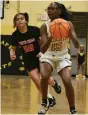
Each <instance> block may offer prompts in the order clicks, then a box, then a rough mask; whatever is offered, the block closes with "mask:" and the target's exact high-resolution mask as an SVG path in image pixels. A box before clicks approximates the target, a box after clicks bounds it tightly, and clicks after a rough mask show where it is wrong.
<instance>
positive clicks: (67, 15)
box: [54, 2, 70, 21]
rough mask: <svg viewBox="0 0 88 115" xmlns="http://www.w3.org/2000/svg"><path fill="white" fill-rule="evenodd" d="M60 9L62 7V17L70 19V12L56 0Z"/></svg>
mask: <svg viewBox="0 0 88 115" xmlns="http://www.w3.org/2000/svg"><path fill="white" fill-rule="evenodd" d="M54 3H55V4H56V5H57V7H58V8H59V9H61V14H60V18H62V19H65V20H67V21H70V13H69V11H68V10H67V9H66V7H65V6H64V5H63V4H60V3H58V2H54Z"/></svg>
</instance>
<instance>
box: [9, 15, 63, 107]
mask: <svg viewBox="0 0 88 115" xmlns="http://www.w3.org/2000/svg"><path fill="white" fill-rule="evenodd" d="M28 21H29V17H28V14H27V13H18V14H16V15H15V16H14V19H13V24H14V27H15V28H16V30H15V31H14V32H13V33H12V46H11V48H10V58H11V60H15V59H16V54H15V51H16V46H19V47H20V49H21V53H22V55H23V61H24V66H25V69H26V70H27V72H28V75H29V76H30V77H31V79H32V80H33V82H34V84H35V85H36V87H37V89H38V90H39V91H40V74H39V58H37V57H36V56H37V54H38V53H39V52H40V46H39V43H38V41H39V37H40V29H39V28H38V27H35V26H28ZM49 84H51V85H52V87H53V88H54V90H55V91H56V92H57V93H60V92H61V88H60V86H59V85H58V84H57V82H56V81H55V80H54V79H53V78H52V77H50V79H49ZM48 100H49V105H50V106H51V107H53V106H54V105H55V104H56V101H55V98H54V97H52V96H51V95H50V94H48Z"/></svg>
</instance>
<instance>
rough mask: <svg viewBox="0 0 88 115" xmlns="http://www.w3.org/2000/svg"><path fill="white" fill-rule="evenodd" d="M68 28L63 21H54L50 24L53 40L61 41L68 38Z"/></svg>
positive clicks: (66, 23)
mask: <svg viewBox="0 0 88 115" xmlns="http://www.w3.org/2000/svg"><path fill="white" fill-rule="evenodd" d="M69 32H70V26H69V24H68V22H67V21H66V20H64V19H61V18H60V19H55V20H53V21H52V22H51V23H50V33H51V36H52V37H53V38H56V39H62V38H67V37H68V36H69Z"/></svg>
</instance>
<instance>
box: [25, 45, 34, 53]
mask: <svg viewBox="0 0 88 115" xmlns="http://www.w3.org/2000/svg"><path fill="white" fill-rule="evenodd" d="M23 49H24V51H25V53H27V52H31V51H34V46H33V44H28V45H25V46H23Z"/></svg>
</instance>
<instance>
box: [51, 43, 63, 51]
mask: <svg viewBox="0 0 88 115" xmlns="http://www.w3.org/2000/svg"><path fill="white" fill-rule="evenodd" d="M61 48H62V42H59V43H54V44H52V49H51V50H52V51H61Z"/></svg>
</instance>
